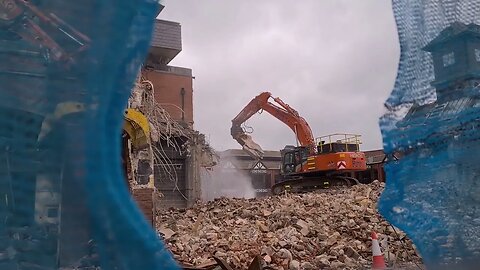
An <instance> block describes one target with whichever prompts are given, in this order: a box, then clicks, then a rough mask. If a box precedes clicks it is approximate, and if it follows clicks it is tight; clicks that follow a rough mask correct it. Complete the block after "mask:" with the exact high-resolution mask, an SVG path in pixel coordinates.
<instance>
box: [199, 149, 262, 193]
mask: <svg viewBox="0 0 480 270" xmlns="http://www.w3.org/2000/svg"><path fill="white" fill-rule="evenodd" d="M231 160H232V159H231V158H230V159H228V160H224V159H221V160H220V164H219V165H217V166H214V167H213V169H212V170H208V171H207V170H205V171H203V172H202V174H201V186H202V200H203V201H211V200H213V199H215V198H220V197H227V198H246V199H250V198H255V189H254V188H253V186H252V179H251V178H250V176H249V175H248V174H247V173H246V172H244V171H242V170H238V169H236V168H234V167H233V166H225V164H232V163H231Z"/></svg>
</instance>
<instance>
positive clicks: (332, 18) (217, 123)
mask: <svg viewBox="0 0 480 270" xmlns="http://www.w3.org/2000/svg"><path fill="white" fill-rule="evenodd" d="M163 3H164V4H165V6H166V7H165V9H164V10H163V12H162V13H161V14H160V16H159V18H161V19H166V20H172V21H176V22H179V23H181V25H182V38H183V51H182V52H181V53H180V54H179V55H178V56H177V57H176V58H175V59H174V60H173V61H172V62H171V63H170V64H171V65H176V66H183V67H189V68H192V69H193V74H194V76H195V80H194V120H195V128H196V129H197V130H199V131H200V132H202V133H204V134H206V135H207V138H208V139H209V141H210V143H211V145H212V146H213V147H214V148H216V149H217V150H225V149H228V148H239V145H238V144H237V143H236V141H234V140H233V139H232V138H231V136H230V127H231V120H232V119H233V118H234V117H235V116H236V115H237V114H238V113H239V112H240V110H241V109H242V108H243V107H244V106H245V105H246V104H247V103H248V102H249V101H250V100H251V99H252V98H253V97H255V96H256V95H258V94H259V93H260V92H262V91H270V92H272V94H273V95H274V96H278V97H280V98H281V99H283V100H284V101H285V102H286V103H287V104H289V105H291V106H292V107H293V108H295V109H297V110H298V111H299V113H300V115H302V116H303V117H304V118H305V119H306V120H307V121H308V122H309V124H310V126H311V128H312V130H313V133H314V134H315V136H322V135H326V134H330V133H336V132H348V133H358V134H361V135H362V140H363V146H362V149H363V150H372V149H379V148H381V147H382V142H381V135H380V130H379V127H378V117H379V116H380V115H381V114H382V112H383V102H384V101H385V99H386V98H387V97H388V95H389V93H390V91H391V89H392V88H393V84H394V80H395V76H396V70H397V65H398V58H399V45H398V38H397V33H396V27H395V21H394V17H393V13H392V10H391V3H390V1H389V0H361V1H359V0H301V1H291V0H290V1H286V0H262V1H258V0H241V1H233V0H201V1H199V0H165V1H163ZM247 123H248V125H249V126H252V127H253V128H254V133H253V135H252V136H253V138H254V139H255V140H256V141H257V142H258V143H259V144H260V145H261V146H262V147H263V148H264V149H268V150H279V149H281V148H283V147H284V146H285V145H286V144H295V136H294V133H293V132H292V131H291V130H290V129H289V128H288V127H287V126H286V125H284V124H283V123H281V122H280V121H278V120H276V119H275V118H273V117H272V116H270V115H269V114H268V113H267V112H264V113H263V114H261V115H258V114H257V115H254V116H253V117H252V118H251V119H250V120H249V121H248V122H247Z"/></svg>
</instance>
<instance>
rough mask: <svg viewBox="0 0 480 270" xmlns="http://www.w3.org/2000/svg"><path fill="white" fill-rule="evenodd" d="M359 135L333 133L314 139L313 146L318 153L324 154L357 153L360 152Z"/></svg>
mask: <svg viewBox="0 0 480 270" xmlns="http://www.w3.org/2000/svg"><path fill="white" fill-rule="evenodd" d="M361 137H362V136H361V135H358V134H348V133H334V134H329V135H325V136H321V137H318V138H315V145H316V146H317V148H318V152H319V153H324V152H341V151H347V152H357V151H360V144H362V141H361Z"/></svg>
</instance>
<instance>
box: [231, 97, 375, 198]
mask: <svg viewBox="0 0 480 270" xmlns="http://www.w3.org/2000/svg"><path fill="white" fill-rule="evenodd" d="M270 99H273V101H274V102H276V104H275V103H272V102H270V101H269V100H270ZM260 110H264V111H267V112H268V113H270V114H271V115H272V116H274V117H275V118H277V119H278V120H280V121H282V122H283V123H284V124H286V125H287V126H288V127H289V128H290V129H291V130H292V131H293V132H294V133H295V135H296V137H297V146H288V145H287V146H285V148H284V149H283V150H281V151H280V152H281V156H282V166H281V175H280V178H279V179H278V181H276V183H275V185H274V186H273V187H272V192H273V193H274V194H280V193H282V192H285V191H289V192H302V191H308V190H311V189H319V188H327V187H332V186H350V185H353V184H356V183H358V181H357V179H355V178H354V177H352V173H353V172H357V171H364V170H366V169H367V164H366V159H365V154H364V153H363V152H361V151H360V144H361V142H360V135H355V134H340V133H336V134H331V135H327V136H322V137H319V138H316V139H315V138H314V136H313V133H312V130H311V128H310V126H309V125H308V123H307V121H306V120H305V119H304V118H303V117H301V116H300V115H299V114H298V112H297V111H296V110H295V109H293V108H292V107H290V106H289V105H288V104H286V103H285V102H283V101H282V100H281V99H280V98H278V97H277V98H274V97H272V94H271V93H270V92H263V93H261V94H260V95H258V96H256V97H255V98H254V99H252V100H251V101H250V102H249V103H248V104H247V106H245V107H244V108H243V110H242V111H241V112H240V113H239V114H238V115H237V116H236V117H235V118H234V119H233V120H232V128H231V130H230V131H231V135H232V137H233V138H234V139H235V140H236V141H237V142H238V143H239V144H240V145H241V146H242V147H243V149H244V150H245V151H246V152H247V153H248V154H249V155H250V156H252V157H253V158H255V159H262V158H263V153H264V151H263V150H262V148H261V147H260V145H258V144H257V143H255V142H254V141H253V140H252V137H251V136H250V135H249V134H247V132H246V131H245V129H244V128H243V127H242V125H243V124H244V123H245V121H247V120H248V119H249V118H250V117H252V116H253V115H254V114H255V113H257V112H259V111H260Z"/></svg>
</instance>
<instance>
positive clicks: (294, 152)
mask: <svg viewBox="0 0 480 270" xmlns="http://www.w3.org/2000/svg"><path fill="white" fill-rule="evenodd" d="M280 154H281V156H282V168H281V172H282V174H284V175H288V174H292V173H296V172H298V171H300V170H301V167H302V166H304V164H305V163H306V162H307V158H308V154H309V148H308V147H295V146H292V145H287V146H285V148H284V149H283V150H281V151H280Z"/></svg>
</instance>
